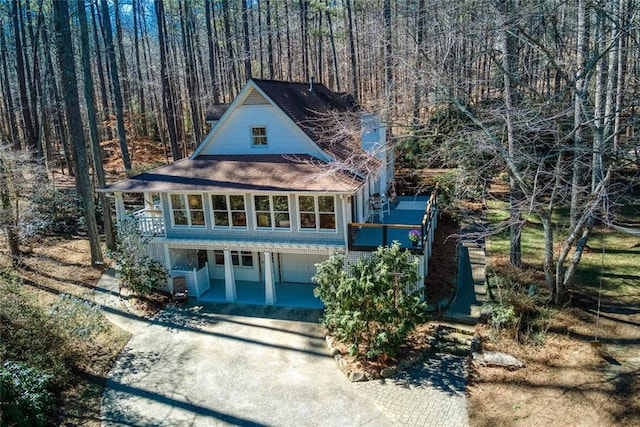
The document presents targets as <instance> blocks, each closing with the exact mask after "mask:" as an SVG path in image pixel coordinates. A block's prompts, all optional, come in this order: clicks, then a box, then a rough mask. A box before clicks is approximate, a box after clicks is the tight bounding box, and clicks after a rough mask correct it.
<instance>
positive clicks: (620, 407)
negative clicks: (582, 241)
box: [468, 201, 640, 426]
mask: <svg viewBox="0 0 640 427" xmlns="http://www.w3.org/2000/svg"><path fill="white" fill-rule="evenodd" d="M486 213H487V218H488V221H489V223H490V224H492V225H494V226H496V227H499V226H500V222H501V221H503V220H505V219H506V218H507V217H508V205H507V204H506V203H502V202H497V201H490V202H488V209H487V212H486ZM563 214H565V213H564V212H560V213H559V214H558V215H557V216H556V217H555V218H554V219H555V220H562V219H563V216H564V215H563ZM636 215H637V212H636ZM638 217H640V216H636V218H638ZM557 223H560V221H558V222H557ZM554 232H555V234H556V236H555V237H556V239H557V241H558V242H561V238H562V237H563V234H564V233H565V230H564V229H563V228H562V227H560V226H558V227H557V228H556V229H555V230H554ZM488 240H489V241H488V244H487V247H488V260H489V263H490V267H491V269H492V270H493V271H500V270H501V269H504V268H505V266H506V265H507V264H508V260H509V235H508V229H507V230H504V231H502V232H499V233H498V234H496V235H494V236H491V238H490V239H488ZM543 243H544V242H543V233H542V226H541V224H540V222H539V220H538V219H537V218H535V217H531V218H527V223H526V225H525V227H524V229H523V231H522V252H523V256H522V259H523V262H524V264H525V266H526V269H527V270H528V273H527V274H525V275H522V277H527V278H529V279H530V280H531V281H532V282H533V283H536V284H538V285H541V286H544V277H543V275H542V272H541V268H542V260H543V255H544V253H543V248H544V245H543ZM559 244H561V243H557V245H556V246H555V250H556V254H557V252H558V251H559V247H560V246H559ZM639 259H640V237H638V236H632V235H629V234H624V233H620V232H617V231H615V230H613V229H611V228H605V227H596V229H595V230H594V232H593V233H592V234H591V237H590V239H589V242H588V246H587V248H586V250H585V252H584V254H583V257H582V259H581V262H580V265H579V267H578V271H577V275H576V278H575V281H574V283H573V284H572V286H571V289H570V292H569V295H570V300H569V302H568V303H567V304H566V305H564V306H562V307H554V308H552V309H551V310H550V311H549V313H550V316H549V319H548V330H547V331H546V336H545V339H544V341H543V342H538V343H537V344H522V343H521V342H520V341H518V340H516V339H514V336H513V335H512V334H502V335H498V338H497V339H495V340H491V339H489V337H490V336H493V334H490V333H489V328H488V327H487V326H486V325H481V326H479V328H478V329H479V333H480V334H481V335H482V336H483V337H484V338H485V340H484V341H483V347H484V349H485V350H496V351H504V352H507V353H510V354H512V355H514V356H516V357H518V358H519V359H520V360H522V361H523V362H524V363H525V367H524V368H522V369H518V370H514V371H508V370H505V369H502V368H491V367H480V366H476V365H475V364H473V365H472V372H471V377H470V378H471V381H470V385H469V387H468V405H469V414H470V424H471V425H472V426H495V425H508V426H536V425H539V426H543V425H567V426H614V425H615V426H637V425H640V357H638V355H640V269H639V268H638V265H640V263H639V261H638V260H639ZM503 271H506V270H503Z"/></svg>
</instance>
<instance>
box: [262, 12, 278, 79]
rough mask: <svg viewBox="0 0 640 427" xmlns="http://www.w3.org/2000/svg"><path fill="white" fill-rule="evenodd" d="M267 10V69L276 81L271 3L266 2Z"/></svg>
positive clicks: (271, 77)
mask: <svg viewBox="0 0 640 427" xmlns="http://www.w3.org/2000/svg"><path fill="white" fill-rule="evenodd" d="M265 7H266V9H267V67H268V68H269V79H271V80H273V79H275V74H276V73H275V69H274V68H273V35H272V34H271V32H272V31H273V29H272V28H271V2H270V1H269V0H266V6H265Z"/></svg>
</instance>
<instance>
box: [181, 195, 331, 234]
mask: <svg viewBox="0 0 640 427" xmlns="http://www.w3.org/2000/svg"><path fill="white" fill-rule="evenodd" d="M169 200H170V202H171V213H172V218H173V225H177V226H182V225H185V226H192V227H198V226H201V227H204V226H205V225H206V221H205V213H204V203H203V197H202V195H201V194H171V196H170V197H169ZM297 201H298V212H299V216H298V220H299V221H298V223H299V227H300V230H310V231H311V230H317V231H319V230H335V229H336V206H335V197H334V196H298V198H297ZM211 207H212V211H213V215H212V216H213V226H214V227H218V228H231V227H239V228H247V209H246V204H245V197H244V196H243V195H229V194H212V195H211ZM253 207H254V209H253V211H254V215H255V218H254V219H255V224H256V228H258V229H272V230H273V229H291V209H290V203H289V196H277V195H272V196H253Z"/></svg>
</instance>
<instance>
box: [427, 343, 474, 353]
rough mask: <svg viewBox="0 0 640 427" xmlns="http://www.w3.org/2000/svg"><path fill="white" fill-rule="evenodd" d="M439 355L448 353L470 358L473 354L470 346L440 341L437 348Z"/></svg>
mask: <svg viewBox="0 0 640 427" xmlns="http://www.w3.org/2000/svg"><path fill="white" fill-rule="evenodd" d="M435 350H436V352H437V353H448V354H453V355H456V356H468V355H469V354H471V349H470V348H469V346H468V345H461V344H457V343H452V342H448V341H438V342H437V343H436V346H435Z"/></svg>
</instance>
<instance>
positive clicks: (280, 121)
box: [199, 104, 326, 158]
mask: <svg viewBox="0 0 640 427" xmlns="http://www.w3.org/2000/svg"><path fill="white" fill-rule="evenodd" d="M218 126H220V127H218V128H216V129H214V130H213V132H212V134H215V140H210V141H209V139H210V137H212V134H210V136H209V137H207V141H205V142H204V143H206V144H207V145H206V146H203V151H202V152H200V153H199V155H229V154H238V155H246V154H261V155H262V154H309V155H311V156H315V157H321V158H324V157H326V154H324V152H322V151H321V150H320V149H319V148H318V147H317V146H316V145H315V144H314V143H313V142H312V141H311V140H310V139H309V137H308V136H307V135H306V134H305V133H304V132H303V131H302V130H301V129H300V128H299V127H298V126H296V125H295V124H294V123H293V122H292V121H291V119H290V118H289V117H288V116H286V115H285V114H284V113H283V112H282V111H281V110H279V109H278V108H276V107H274V106H273V105H271V104H268V105H242V106H240V107H238V108H237V109H235V110H234V111H233V112H231V115H230V116H229V118H228V120H226V121H225V122H224V123H223V122H220V123H219V125H218ZM253 126H258V127H265V128H266V130H267V145H266V146H260V147H253V146H252V139H251V128H252V127H253Z"/></svg>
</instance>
